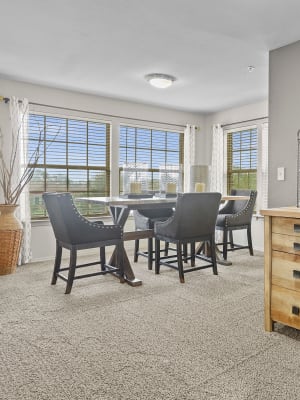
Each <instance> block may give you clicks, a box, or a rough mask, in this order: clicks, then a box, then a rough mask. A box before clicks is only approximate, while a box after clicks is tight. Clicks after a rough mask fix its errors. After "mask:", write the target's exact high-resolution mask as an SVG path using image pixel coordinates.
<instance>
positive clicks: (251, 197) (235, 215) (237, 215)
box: [224, 191, 254, 228]
mask: <svg viewBox="0 0 300 400" xmlns="http://www.w3.org/2000/svg"><path fill="white" fill-rule="evenodd" d="M253 198H254V192H253V191H252V192H251V193H250V199H249V201H248V203H247V205H246V207H245V208H244V210H243V211H241V212H239V213H236V214H233V215H230V216H229V217H225V224H224V226H225V228H228V226H229V225H228V220H229V219H231V220H234V219H237V218H238V217H239V216H241V215H243V214H247V211H248V210H249V209H250V206H252V202H253Z"/></svg>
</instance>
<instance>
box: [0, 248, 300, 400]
mask: <svg viewBox="0 0 300 400" xmlns="http://www.w3.org/2000/svg"><path fill="white" fill-rule="evenodd" d="M90 258H91V257H90V256H85V260H90ZM130 258H131V259H132V255H130ZM230 259H231V260H232V261H233V265H232V266H226V267H225V266H219V267H218V269H219V275H218V276H214V275H213V274H212V271H211V270H204V271H197V272H193V273H190V274H187V275H186V283H185V284H180V283H179V279H178V274H177V271H174V270H170V269H167V268H166V267H162V269H161V274H160V275H159V276H155V275H154V272H151V271H148V270H147V264H146V259H143V258H141V259H140V261H139V263H138V264H134V271H135V274H136V276H137V277H139V278H141V279H142V280H143V285H142V286H140V287H136V288H132V287H130V286H128V285H127V284H120V283H119V281H118V280H117V279H115V278H114V277H111V276H105V277H95V278H90V279H85V280H80V281H76V282H75V283H74V287H73V290H72V293H71V294H70V295H65V294H64V289H65V283H64V282H63V281H61V280H58V283H57V285H56V286H51V285H50V284H49V282H50V278H51V273H52V262H42V263H32V264H30V265H27V266H25V267H20V268H18V269H17V272H16V274H14V275H10V276H2V277H0V293H1V304H0V323H1V326H0V340H1V341H0V343H1V344H0V369H1V373H0V399H1V400H18V399H23V400H27V399H28V400H29V399H30V400H35V399H38V400H44V399H49V400H50V399H51V400H56V399H68V400H69V399H70V400H76V399H89V400H94V399H95V400H96V399H97V400H102V399H103V400H108V399H109V400H111V399H112V400H118V399H120V400H121V399H122V400H123V399H139V400H143V399H145V400H151V399H165V400H168V399H172V400H173V399H178V400H179V399H189V400H201V399H205V400H212V399H238V400H242V399H248V400H250V399H251V400H252V399H272V400H274V399H285V400H286V399H299V398H300V394H299V393H300V343H299V340H300V335H299V331H297V330H294V329H291V328H287V327H283V326H280V325H277V327H276V332H273V333H267V332H265V331H264V327H263V255H262V254H259V255H255V256H254V257H250V256H249V255H248V253H247V251H239V252H235V253H231V254H230Z"/></svg>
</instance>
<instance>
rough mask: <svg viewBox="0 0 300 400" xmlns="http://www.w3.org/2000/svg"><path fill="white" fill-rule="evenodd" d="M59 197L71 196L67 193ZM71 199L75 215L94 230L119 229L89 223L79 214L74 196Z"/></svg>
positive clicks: (114, 226) (113, 226) (112, 226)
mask: <svg viewBox="0 0 300 400" xmlns="http://www.w3.org/2000/svg"><path fill="white" fill-rule="evenodd" d="M58 196H59V197H64V196H69V195H68V194H67V193H61V194H59V195H58ZM70 198H71V203H72V206H73V210H74V211H75V214H76V215H77V217H78V218H79V219H80V220H81V221H83V222H84V223H86V224H87V225H90V226H93V227H94V228H97V229H115V228H116V226H118V227H119V225H99V224H95V223H94V222H91V221H89V220H88V219H87V218H85V217H83V216H82V215H81V214H80V213H79V212H78V209H77V208H76V206H75V204H74V201H73V198H72V196H70ZM122 231H123V230H121V238H122V237H123V232H122Z"/></svg>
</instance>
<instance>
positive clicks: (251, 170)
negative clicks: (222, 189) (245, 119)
mask: <svg viewBox="0 0 300 400" xmlns="http://www.w3.org/2000/svg"><path fill="white" fill-rule="evenodd" d="M251 130H256V148H251V146H250V147H249V148H246V149H240V150H239V152H240V153H242V152H243V151H249V152H250V159H251V152H252V151H253V150H254V151H256V168H248V169H242V168H240V169H233V168H231V170H229V148H228V142H229V140H230V136H231V135H232V134H233V133H242V132H246V131H251ZM229 135H230V136H229ZM249 136H251V135H249ZM250 140H251V138H250ZM231 149H232V145H231ZM230 159H231V160H232V162H231V164H233V149H232V151H231V157H230ZM254 172H255V176H256V188H257V182H258V181H257V180H258V175H259V129H258V125H256V124H255V125H245V126H239V127H236V128H228V129H226V130H224V178H225V179H224V184H225V185H226V190H227V193H228V194H229V193H230V192H231V189H251V188H250V186H249V184H248V187H244V188H240V187H234V186H233V185H232V179H230V177H231V176H232V175H233V174H239V175H240V174H242V173H247V174H249V173H254ZM225 185H224V186H225ZM252 189H254V188H252Z"/></svg>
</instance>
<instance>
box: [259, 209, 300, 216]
mask: <svg viewBox="0 0 300 400" xmlns="http://www.w3.org/2000/svg"><path fill="white" fill-rule="evenodd" d="M260 213H261V215H267V216H272V217H288V218H300V208H299V207H293V206H291V207H278V208H267V209H265V210H260Z"/></svg>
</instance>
